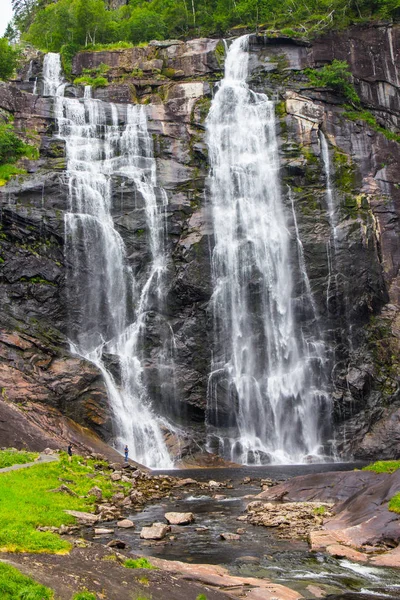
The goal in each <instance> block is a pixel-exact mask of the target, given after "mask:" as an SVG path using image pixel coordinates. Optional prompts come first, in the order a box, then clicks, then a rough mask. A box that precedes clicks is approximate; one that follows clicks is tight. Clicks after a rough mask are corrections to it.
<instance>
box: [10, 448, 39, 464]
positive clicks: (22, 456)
mask: <svg viewBox="0 0 400 600" xmlns="http://www.w3.org/2000/svg"><path fill="white" fill-rule="evenodd" d="M38 456H39V453H38V452H25V451H24V450H14V449H13V448H11V449H9V450H0V469H3V468H4V467H11V466H12V465H23V464H25V463H29V462H33V461H34V460H36V459H37V457H38Z"/></svg>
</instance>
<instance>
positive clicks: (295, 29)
mask: <svg viewBox="0 0 400 600" xmlns="http://www.w3.org/2000/svg"><path fill="white" fill-rule="evenodd" d="M116 4H117V8H115V9H110V8H109V6H110V3H109V2H106V1H105V0H58V1H57V2H54V1H52V0H39V1H38V0H24V2H22V1H21V0H13V5H14V14H15V19H14V26H9V28H8V30H7V32H8V33H7V35H9V37H10V38H13V37H14V36H15V28H18V29H19V30H20V31H21V32H22V34H23V38H24V39H25V40H26V41H29V42H31V43H32V44H34V45H35V46H37V47H38V48H41V49H42V50H49V51H53V52H59V51H60V50H61V48H62V47H63V46H66V45H67V46H68V45H71V44H72V45H74V47H75V48H76V49H79V48H83V47H88V46H89V45H91V44H99V43H100V44H109V43H115V42H129V43H133V44H138V43H140V42H146V41H149V40H152V39H158V40H161V39H168V38H173V37H179V38H182V37H199V36H203V35H223V34H225V33H226V32H227V31H229V30H232V28H234V27H237V26H240V27H249V28H251V29H254V28H261V27H262V28H263V29H266V28H270V29H280V30H282V31H283V32H284V33H286V34H287V35H291V36H296V35H297V36H304V35H306V36H310V35H315V34H318V33H320V32H321V31H324V30H325V29H327V28H331V27H345V26H347V25H349V24H350V23H352V22H365V21H368V20H370V19H375V18H384V19H393V18H394V19H396V18H398V17H399V16H400V8H399V4H398V2H397V0H380V2H378V3H377V2H375V1H373V0H361V1H360V0H309V1H308V2H297V3H296V2H293V1H292V0H280V1H278V0H237V1H236V2H232V1H231V0H191V2H188V1H187V0H130V2H129V3H122V2H121V3H116ZM118 4H119V6H118Z"/></svg>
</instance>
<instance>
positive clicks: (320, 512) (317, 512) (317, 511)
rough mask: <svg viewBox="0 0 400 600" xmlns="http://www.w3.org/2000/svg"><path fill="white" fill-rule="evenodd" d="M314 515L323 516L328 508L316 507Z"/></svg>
mask: <svg viewBox="0 0 400 600" xmlns="http://www.w3.org/2000/svg"><path fill="white" fill-rule="evenodd" d="M313 513H314V515H318V516H322V515H324V514H325V513H326V506H316V507H315V508H314V510H313Z"/></svg>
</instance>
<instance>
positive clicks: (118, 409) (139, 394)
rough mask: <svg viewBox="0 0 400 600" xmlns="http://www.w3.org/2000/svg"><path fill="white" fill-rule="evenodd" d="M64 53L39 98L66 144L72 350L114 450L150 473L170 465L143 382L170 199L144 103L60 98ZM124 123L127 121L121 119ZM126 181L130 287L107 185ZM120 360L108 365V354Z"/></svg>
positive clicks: (48, 70) (50, 62) (48, 67)
mask: <svg viewBox="0 0 400 600" xmlns="http://www.w3.org/2000/svg"><path fill="white" fill-rule="evenodd" d="M64 87H65V86H64V83H63V80H62V72H61V64H60V57H59V55H58V54H52V53H49V54H47V55H46V57H45V61H44V94H45V95H49V96H55V103H54V106H55V109H54V110H55V114H56V119H57V124H58V130H59V136H60V137H61V138H63V139H64V140H65V142H66V155H67V177H68V186H69V202H70V212H69V213H67V214H66V216H65V231H66V260H67V262H68V263H69V272H68V277H67V287H68V293H69V305H70V306H73V312H72V314H71V339H72V344H73V347H74V349H75V351H76V352H77V353H78V354H79V355H81V356H83V357H85V358H87V359H88V360H90V361H92V362H93V363H94V364H96V365H97V366H98V368H99V369H100V370H101V372H102V373H103V376H104V380H105V382H106V385H107V389H108V394H109V399H110V404H111V407H112V410H113V414H114V426H115V432H116V435H115V446H116V448H117V449H119V450H121V451H122V449H123V447H124V445H125V444H127V445H128V446H129V454H130V457H131V458H134V459H135V460H137V461H138V462H140V463H143V464H145V465H147V466H149V467H158V468H171V467H172V466H173V463H172V460H171V458H170V456H169V453H168V450H167V448H166V445H165V442H164V438H163V435H162V427H163V426H164V425H165V420H162V419H160V418H157V415H156V414H155V412H154V410H153V409H152V406H151V403H150V399H149V397H148V393H147V390H146V386H145V384H144V377H143V364H142V355H141V353H142V346H143V336H144V333H145V327H146V317H147V314H148V312H149V310H151V309H152V308H153V309H154V305H155V303H158V304H160V303H161V302H162V298H163V276H164V273H165V270H166V258H165V257H166V254H165V249H164V231H165V207H166V204H167V196H166V194H165V192H164V191H163V190H160V189H159V188H157V181H156V164H155V159H154V157H153V148H152V139H151V137H150V134H149V132H148V129H147V119H146V114H145V110H144V107H143V106H138V105H128V106H126V107H124V106H117V105H113V104H107V103H104V102H101V101H99V100H94V99H92V98H91V89H90V87H89V86H86V87H85V93H84V99H75V98H65V97H64V95H63V94H64ZM121 122H123V123H124V125H121V124H120V123H121ZM112 177H114V178H115V177H119V178H122V179H123V180H126V183H127V184H128V183H129V184H130V185H131V186H132V188H133V190H134V191H133V192H132V193H134V194H135V195H136V197H138V198H141V199H142V200H143V205H144V213H145V217H146V226H147V229H148V245H149V254H150V257H151V260H150V264H149V266H148V270H147V272H146V275H145V278H144V281H142V282H141V284H140V285H139V283H138V282H137V281H135V278H134V276H133V273H132V270H131V268H130V266H129V265H128V261H127V256H126V249H125V246H124V242H123V239H122V238H121V236H120V234H119V233H118V231H117V229H116V228H115V226H114V221H113V218H112V214H111V211H112V195H113V179H112ZM108 355H112V357H116V358H117V362H118V369H117V370H118V371H119V376H118V377H115V375H114V373H115V365H114V368H113V369H112V368H111V367H109V366H108V365H109V361H107V359H106V358H104V357H105V356H108Z"/></svg>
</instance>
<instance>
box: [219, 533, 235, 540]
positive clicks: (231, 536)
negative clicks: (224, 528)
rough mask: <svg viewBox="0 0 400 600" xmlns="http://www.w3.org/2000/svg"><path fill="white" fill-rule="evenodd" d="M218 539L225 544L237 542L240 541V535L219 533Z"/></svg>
mask: <svg viewBox="0 0 400 600" xmlns="http://www.w3.org/2000/svg"><path fill="white" fill-rule="evenodd" d="M219 537H220V538H221V540H226V541H227V542H237V541H238V540H240V535H238V534H237V533H229V532H227V533H220V535H219Z"/></svg>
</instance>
